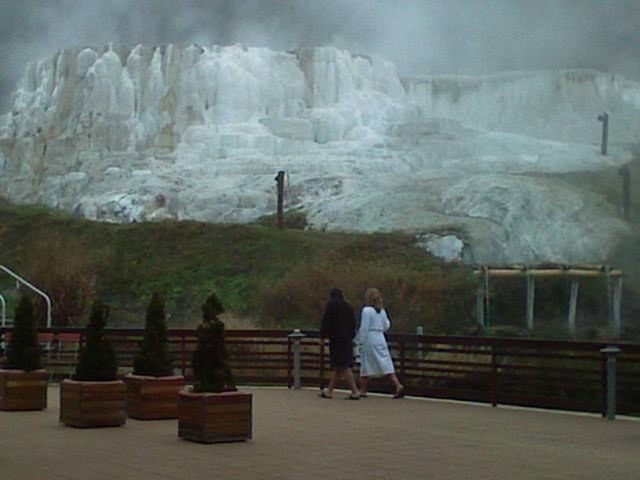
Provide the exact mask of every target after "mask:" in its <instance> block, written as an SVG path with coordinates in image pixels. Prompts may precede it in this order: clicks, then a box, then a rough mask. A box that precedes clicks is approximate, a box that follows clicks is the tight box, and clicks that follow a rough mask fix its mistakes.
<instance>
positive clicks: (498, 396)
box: [0, 328, 640, 415]
mask: <svg viewBox="0 0 640 480" xmlns="http://www.w3.org/2000/svg"><path fill="white" fill-rule="evenodd" d="M3 330H4V331H6V332H10V330H11V329H10V328H6V329H1V328H0V334H3V333H4V332H3ZM83 332H84V330H83V329H78V328H64V329H61V328H49V329H47V328H42V329H39V335H40V336H41V340H42V343H43V346H44V347H45V348H44V355H43V359H44V362H45V366H46V368H48V369H50V371H52V372H53V375H54V376H56V377H58V378H60V377H65V376H69V375H71V374H72V373H73V367H74V365H75V361H76V359H77V352H78V349H79V347H80V346H81V345H82V343H83ZM289 333H291V332H289V331H285V330H227V331H226V344H227V349H228V351H229V357H230V363H231V367H232V369H233V371H234V374H235V377H236V381H237V383H239V384H250V385H288V386H291V385H292V383H293V353H292V351H293V349H292V344H291V341H290V340H289V338H288V334H289ZM302 333H304V334H305V337H304V338H303V339H302V341H301V381H302V385H303V386H318V387H321V386H323V385H324V384H325V383H326V382H327V381H328V377H329V374H330V366H329V355H328V354H329V349H328V344H327V342H326V341H324V340H323V339H321V338H320V337H319V334H318V332H317V331H305V330H303V331H302ZM142 334H143V331H142V330H141V329H110V330H107V335H108V337H109V338H110V339H111V341H112V343H113V345H114V347H115V350H116V354H117V357H118V360H119V365H120V373H121V374H125V373H127V372H129V371H131V369H132V366H133V358H134V355H135V353H136V352H137V349H138V342H139V341H140V340H141V338H142ZM169 337H170V347H171V351H172V353H173V357H174V366H175V368H176V371H177V372H179V373H182V374H184V375H185V376H186V377H187V379H190V378H191V376H192V371H191V366H190V365H191V356H192V353H193V351H194V349H195V346H196V337H195V331H194V330H177V329H173V330H170V331H169ZM388 340H389V345H390V348H391V353H392V356H393V358H394V362H395V366H396V370H397V373H398V376H399V377H400V379H401V381H402V382H403V383H404V384H405V387H406V390H407V394H409V395H419V396H428V397H438V398H449V399H459V400H472V401H478V402H486V403H490V404H492V405H498V404H510V405H525V406H533V407H542V408H561V409H569V410H578V411H589V412H604V408H605V394H606V369H605V362H604V356H603V355H602V354H601V353H600V349H602V348H604V347H606V346H609V345H615V346H618V347H619V348H620V349H621V353H620V355H619V356H618V361H617V365H618V369H617V398H618V402H617V411H618V413H626V414H634V415H638V414H640V344H631V343H615V342H614V343H603V342H576V341H555V340H524V339H507V338H482V337H451V336H431V335H398V334H391V335H388ZM355 370H356V373H357V371H358V364H357V363H356V365H355ZM388 383H389V382H385V381H384V379H376V380H374V381H372V382H371V390H372V391H380V392H385V391H387V392H390V387H391V386H390V385H389V384H388Z"/></svg>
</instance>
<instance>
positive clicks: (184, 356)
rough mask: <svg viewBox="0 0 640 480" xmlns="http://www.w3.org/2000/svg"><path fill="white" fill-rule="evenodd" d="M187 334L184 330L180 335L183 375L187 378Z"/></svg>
mask: <svg viewBox="0 0 640 480" xmlns="http://www.w3.org/2000/svg"><path fill="white" fill-rule="evenodd" d="M186 337H187V336H186V335H185V333H184V332H182V334H181V335H180V367H181V368H182V376H183V377H184V378H187V338H186Z"/></svg>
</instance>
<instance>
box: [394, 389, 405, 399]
mask: <svg viewBox="0 0 640 480" xmlns="http://www.w3.org/2000/svg"><path fill="white" fill-rule="evenodd" d="M393 398H404V387H400V388H399V389H397V390H396V393H395V395H394V396H393Z"/></svg>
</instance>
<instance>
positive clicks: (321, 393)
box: [318, 390, 333, 398]
mask: <svg viewBox="0 0 640 480" xmlns="http://www.w3.org/2000/svg"><path fill="white" fill-rule="evenodd" d="M318 396H319V397H320V398H333V396H331V395H327V393H326V392H325V391H324V390H322V391H321V392H320V393H319V394H318Z"/></svg>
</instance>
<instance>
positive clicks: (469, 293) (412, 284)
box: [255, 262, 475, 334]
mask: <svg viewBox="0 0 640 480" xmlns="http://www.w3.org/2000/svg"><path fill="white" fill-rule="evenodd" d="M332 287H338V288H340V289H342V290H343V292H344V293H345V296H346V298H347V300H348V301H349V302H350V303H351V304H352V305H353V306H354V308H355V309H356V313H357V315H358V316H359V312H360V309H361V307H362V306H363V297H364V292H365V290H366V289H367V288H368V287H376V288H378V289H379V290H380V291H381V292H382V294H383V296H384V299H385V307H386V308H387V310H388V312H389V315H390V316H391V319H392V323H393V331H394V332H396V333H400V332H415V327H416V326H417V325H421V326H423V327H424V329H425V333H427V332H428V333H448V334H450V333H459V332H460V330H463V329H464V328H465V327H467V326H470V325H472V324H473V305H474V303H473V302H474V294H475V290H474V284H473V280H472V279H470V277H469V275H468V274H465V273H456V272H449V271H446V272H445V271H443V270H442V269H441V268H439V267H435V268H434V269H431V270H428V271H424V272H416V271H410V272H407V270H406V268H405V267H399V266H394V265H383V264H379V263H378V262H367V263H364V264H363V263H358V264H355V263H354V264H348V263H346V264H345V263H338V262H336V263H332V262H328V263H325V262H323V263H319V264H315V265H303V266H300V267H299V268H296V269H293V270H291V271H290V272H288V273H287V274H286V275H285V276H284V278H282V279H281V280H280V281H278V282H275V283H273V284H270V285H267V286H263V287H262V288H261V289H260V290H259V292H258V293H257V296H256V305H255V310H256V311H257V312H258V313H259V315H260V316H261V317H262V318H263V319H264V320H265V321H266V322H265V323H267V324H268V325H269V326H272V327H280V328H294V327H298V328H300V327H302V328H317V326H318V324H319V321H320V317H321V315H322V312H323V310H324V306H325V303H326V300H327V295H328V292H329V290H330V289H331V288H332Z"/></svg>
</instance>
